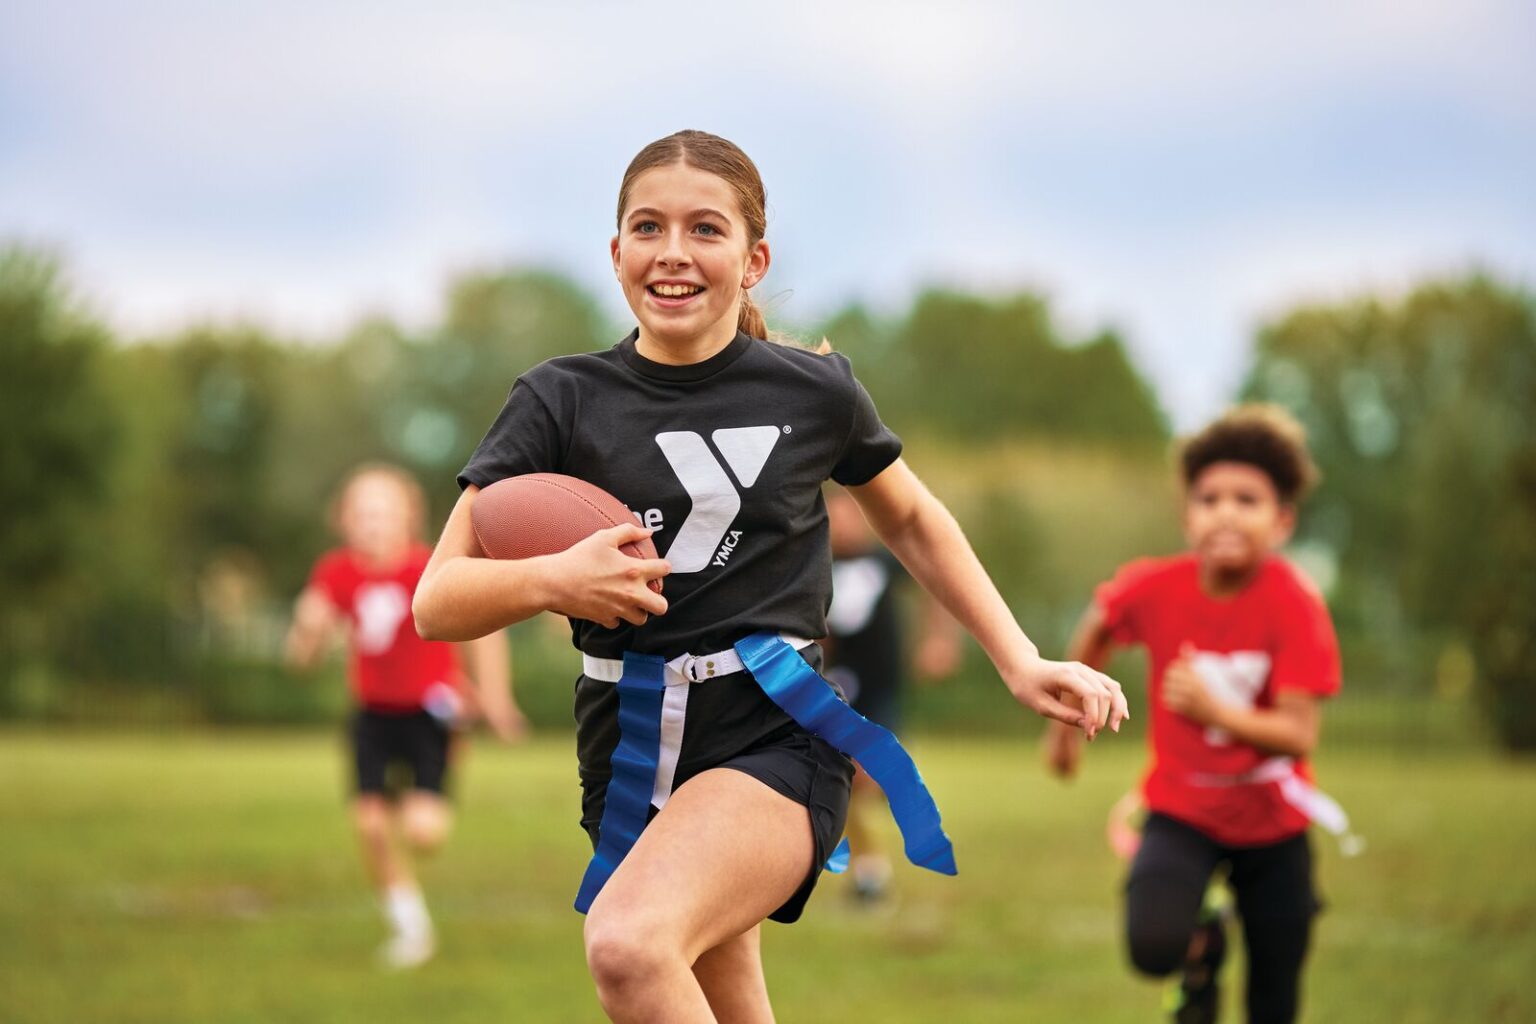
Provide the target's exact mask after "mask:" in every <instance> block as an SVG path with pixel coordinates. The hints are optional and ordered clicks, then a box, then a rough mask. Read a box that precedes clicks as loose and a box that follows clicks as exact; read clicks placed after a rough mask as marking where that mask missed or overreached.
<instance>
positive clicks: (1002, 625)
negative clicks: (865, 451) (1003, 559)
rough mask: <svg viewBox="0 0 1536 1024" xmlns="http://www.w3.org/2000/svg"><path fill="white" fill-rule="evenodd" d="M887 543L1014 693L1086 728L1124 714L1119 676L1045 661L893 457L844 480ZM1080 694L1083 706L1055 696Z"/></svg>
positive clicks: (935, 503)
mask: <svg viewBox="0 0 1536 1024" xmlns="http://www.w3.org/2000/svg"><path fill="white" fill-rule="evenodd" d="M848 490H849V492H850V493H851V494H852V495H853V496H854V498H855V499H856V500H857V501H858V503H859V508H860V509H862V510H863V512H864V515H865V517H866V518H867V519H868V520H869V523H870V525H871V526H872V527H874V529H875V532H876V533H877V534H879V536H880V539H881V540H882V541H883V542H884V543H885V545H886V547H888V548H890V549H891V551H892V552H893V553H894V554H895V555H896V557H897V558H899V559H900V560H901V564H902V565H904V566H906V568H907V571H908V572H910V573H911V574H912V578H913V579H915V580H917V582H918V583H920V584H922V586H923V588H924V589H925V590H927V591H928V592H929V593H930V594H932V595H933V596H934V597H936V598H938V599H939V602H940V603H941V604H943V605H944V607H945V608H946V609H947V610H948V611H949V613H950V614H951V615H953V616H954V617H955V618H956V619H957V620H959V622H960V624H961V625H962V626H964V627H965V628H966V630H967V631H969V632H970V634H971V635H972V636H974V637H975V638H976V640H977V642H978V643H980V644H981V648H982V650H984V651H986V652H987V657H989V658H991V659H992V664H993V665H995V666H996V667H997V671H998V674H999V675H1001V676H1002V678H1003V682H1004V683H1005V684H1006V685H1007V686H1008V689H1009V692H1011V693H1012V694H1013V695H1014V698H1015V699H1016V700H1018V701H1019V702H1020V703H1021V704H1024V705H1025V706H1026V707H1029V708H1031V709H1033V710H1034V711H1035V712H1037V713H1038V714H1041V715H1044V716H1045V717H1047V718H1055V719H1059V720H1061V721H1064V722H1069V723H1071V724H1074V725H1078V726H1080V727H1081V728H1082V729H1083V731H1084V732H1085V733H1087V734H1088V735H1089V736H1093V735H1095V734H1096V733H1097V732H1098V730H1099V729H1100V728H1101V727H1103V726H1104V725H1109V727H1110V728H1112V729H1116V730H1118V729H1119V728H1120V722H1121V721H1122V720H1123V719H1124V718H1126V717H1128V713H1127V711H1126V706H1125V695H1124V694H1123V693H1122V692H1121V690H1120V684H1118V683H1116V682H1115V681H1114V680H1112V679H1110V678H1109V677H1107V676H1104V675H1101V674H1100V673H1098V672H1096V671H1094V670H1092V669H1090V668H1088V667H1086V666H1084V665H1079V664H1076V663H1070V662H1059V661H1047V660H1046V659H1044V658H1042V657H1040V652H1039V650H1038V649H1036V647H1035V645H1034V644H1033V643H1031V642H1030V640H1029V637H1027V636H1025V635H1024V631H1023V630H1022V629H1020V628H1019V624H1018V622H1016V621H1015V620H1014V617H1013V613H1012V612H1011V611H1009V609H1008V605H1007V604H1006V603H1005V602H1004V601H1003V598H1002V595H1001V594H999V593H998V592H997V587H995V586H993V584H992V580H991V579H990V578H989V577H988V576H987V572H986V570H985V569H983V568H982V566H981V562H980V561H979V560H978V559H977V558H976V553H975V552H974V551H972V550H971V545H970V542H969V541H967V540H966V539H965V534H964V533H963V532H962V531H961V529H960V525H959V524H958V523H957V522H955V517H954V516H952V515H950V513H949V510H948V509H946V508H945V507H944V505H943V503H942V502H940V501H939V500H938V499H937V498H935V497H934V496H933V495H932V494H931V493H930V492H929V490H928V488H927V487H925V486H923V483H922V481H920V480H918V478H917V476H916V475H915V474H914V473H913V472H912V470H911V469H910V468H908V466H907V464H906V462H904V461H903V460H901V459H897V460H896V461H895V462H893V463H891V464H890V466H888V467H887V468H886V469H884V470H883V471H881V472H880V473H879V474H878V475H877V476H876V477H875V478H874V479H873V480H870V481H869V482H868V483H865V484H861V485H858V486H853V487H849V488H848ZM1066 694H1075V695H1077V696H1078V697H1079V698H1081V699H1082V701H1083V704H1082V710H1081V711H1079V710H1077V709H1075V708H1070V707H1068V706H1066V705H1065V704H1063V703H1062V702H1061V699H1060V698H1061V697H1062V696H1064V695H1066Z"/></svg>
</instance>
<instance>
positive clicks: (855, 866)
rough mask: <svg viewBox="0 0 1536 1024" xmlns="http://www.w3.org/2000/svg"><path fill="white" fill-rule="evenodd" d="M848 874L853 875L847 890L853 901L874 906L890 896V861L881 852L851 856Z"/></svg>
mask: <svg viewBox="0 0 1536 1024" xmlns="http://www.w3.org/2000/svg"><path fill="white" fill-rule="evenodd" d="M849 874H851V875H852V876H853V888H852V889H850V890H849V892H850V893H851V895H852V896H853V899H854V901H855V902H857V903H859V904H862V905H863V906H866V907H868V906H874V905H875V904H877V903H884V902H885V900H886V899H887V898H888V897H889V896H890V892H891V862H890V860H889V859H888V858H886V857H885V856H884V855H883V854H877V853H876V854H871V853H866V854H860V855H859V856H857V857H855V858H853V863H852V865H851V866H850V870H849Z"/></svg>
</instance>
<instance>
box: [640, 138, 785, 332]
mask: <svg viewBox="0 0 1536 1024" xmlns="http://www.w3.org/2000/svg"><path fill="white" fill-rule="evenodd" d="M678 163H681V164H686V165H687V166H689V167H696V168H698V169H699V170H701V171H706V172H708V173H710V174H713V175H716V176H717V177H719V178H722V179H724V181H725V183H726V184H727V185H729V186H730V187H731V191H733V192H735V193H736V205H737V207H739V208H740V210H741V216H742V219H743V220H745V221H746V222H747V246H748V247H751V246H754V245H756V244H757V243H758V242H760V241H761V240H762V238H763V236H764V235H765V234H766V233H767V231H768V196H767V193H765V192H764V191H763V178H762V175H760V174H758V173H757V165H756V164H754V163H753V162H752V158H751V157H749V156H747V154H745V153H743V152H742V151H741V147H740V146H737V145H736V144H735V143H734V142H730V141H728V140H726V139H722V138H721V137H720V136H718V135H711V134H709V133H708V132H700V131H693V130H691V129H690V130H687V131H681V132H674V133H673V134H671V135H668V136H667V137H666V138H664V139H657V140H656V141H655V142H653V143H651V144H650V145H649V146H646V147H645V148H644V149H642V150H641V151H640V152H639V153H636V154H635V158H634V159H633V160H631V161H630V162H629V167H628V168H627V169H626V170H625V171H624V181H623V182H622V183H621V184H620V185H619V210H618V215H617V218H616V219H617V220H618V221H619V223H620V227H622V226H623V224H622V222H623V220H624V207H625V206H627V205H628V204H629V193H630V189H631V188H632V187H633V186H634V183H635V179H636V178H638V177H639V176H640V175H642V174H644V173H645V172H646V171H649V170H651V169H652V168H653V167H670V166H672V165H673V164H678ZM736 326H737V328H738V329H740V330H741V331H742V332H743V333H745V334H748V335H750V336H751V337H754V338H762V339H763V340H764V341H767V340H769V339H768V324H767V323H766V322H765V321H764V320H763V311H762V310H761V309H758V307H757V303H755V302H753V301H752V296H751V295H749V294H748V293H747V292H746V291H745V290H743V291H742V293H741V313H740V315H739V316H737V318H736Z"/></svg>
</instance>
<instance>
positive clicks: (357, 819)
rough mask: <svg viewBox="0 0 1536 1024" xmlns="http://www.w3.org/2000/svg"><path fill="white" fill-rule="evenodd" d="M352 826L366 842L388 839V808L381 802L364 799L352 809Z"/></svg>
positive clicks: (368, 798)
mask: <svg viewBox="0 0 1536 1024" xmlns="http://www.w3.org/2000/svg"><path fill="white" fill-rule="evenodd" d="M352 826H353V827H354V828H356V829H357V834H358V835H359V836H361V837H362V838H363V839H365V840H367V841H368V842H384V841H386V840H388V838H389V808H388V806H386V805H385V803H384V801H383V800H380V799H374V798H371V797H364V798H362V799H360V800H358V802H357V804H356V806H355V807H353V809H352Z"/></svg>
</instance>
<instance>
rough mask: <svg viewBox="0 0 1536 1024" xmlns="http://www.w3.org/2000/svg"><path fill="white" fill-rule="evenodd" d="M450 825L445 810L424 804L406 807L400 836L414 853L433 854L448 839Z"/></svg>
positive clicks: (450, 822)
mask: <svg viewBox="0 0 1536 1024" xmlns="http://www.w3.org/2000/svg"><path fill="white" fill-rule="evenodd" d="M451 825H452V819H451V818H450V816H449V814H448V811H447V810H446V809H445V808H442V807H438V806H433V805H430V804H424V803H413V804H409V805H407V807H406V809H405V814H404V817H403V819H402V821H401V823H400V831H401V834H402V835H404V837H405V841H406V842H407V843H408V844H410V847H411V849H412V850H414V851H415V852H416V853H421V854H426V853H433V852H435V851H436V850H437V848H438V847H440V846H442V845H443V841H444V840H446V839H447V838H448V830H449V828H450V827H451Z"/></svg>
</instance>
